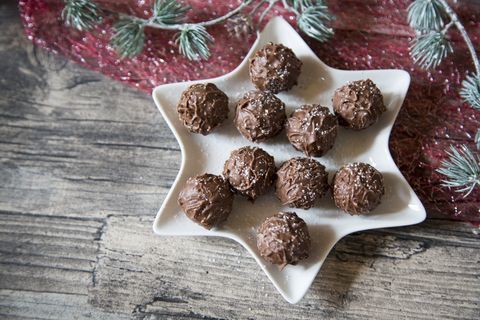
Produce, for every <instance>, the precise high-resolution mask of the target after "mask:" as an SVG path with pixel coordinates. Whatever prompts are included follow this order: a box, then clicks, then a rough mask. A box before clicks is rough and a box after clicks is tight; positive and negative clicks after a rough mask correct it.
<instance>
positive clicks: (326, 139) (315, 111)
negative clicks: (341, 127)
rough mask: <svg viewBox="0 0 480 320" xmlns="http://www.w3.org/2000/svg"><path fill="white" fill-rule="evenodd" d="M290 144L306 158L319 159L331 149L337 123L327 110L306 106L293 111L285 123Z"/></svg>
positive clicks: (311, 105) (335, 118)
mask: <svg viewBox="0 0 480 320" xmlns="http://www.w3.org/2000/svg"><path fill="white" fill-rule="evenodd" d="M286 130H287V137H288V140H290V143H291V144H292V145H293V146H294V147H295V149H297V150H299V151H303V152H304V153H305V154H306V155H307V156H309V157H311V156H314V157H320V156H322V155H324V154H325V153H326V152H327V151H328V150H330V149H331V148H332V147H333V144H334V142H335V138H336V137H337V131H338V122H337V117H335V115H333V114H332V113H331V112H330V111H329V110H328V108H326V107H322V106H320V105H318V104H307V105H304V106H301V107H300V108H298V109H297V110H295V111H294V112H293V113H292V114H291V116H290V118H288V120H287V123H286Z"/></svg>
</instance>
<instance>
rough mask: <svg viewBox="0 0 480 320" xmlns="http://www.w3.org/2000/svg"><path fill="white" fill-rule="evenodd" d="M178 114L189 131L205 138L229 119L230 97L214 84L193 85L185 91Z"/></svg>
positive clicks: (178, 107) (179, 103)
mask: <svg viewBox="0 0 480 320" xmlns="http://www.w3.org/2000/svg"><path fill="white" fill-rule="evenodd" d="M177 112H178V116H179V118H180V121H182V122H183V124H184V125H185V127H187V129H188V131H190V132H193V133H201V134H203V135H204V136H205V135H207V134H209V133H210V132H212V131H213V129H215V128H216V127H218V126H219V125H220V124H221V123H222V122H223V121H224V120H225V119H227V117H228V97H227V95H226V94H225V93H223V91H222V90H220V89H218V88H217V86H216V85H214V84H213V83H198V84H193V85H191V86H190V87H188V88H187V89H186V90H185V91H183V93H182V96H181V97H180V101H179V102H178V105H177Z"/></svg>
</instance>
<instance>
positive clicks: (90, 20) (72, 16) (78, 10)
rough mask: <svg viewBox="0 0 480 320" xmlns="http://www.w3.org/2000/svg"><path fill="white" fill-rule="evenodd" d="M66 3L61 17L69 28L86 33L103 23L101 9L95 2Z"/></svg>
mask: <svg viewBox="0 0 480 320" xmlns="http://www.w3.org/2000/svg"><path fill="white" fill-rule="evenodd" d="M64 2H65V7H64V8H63V10H62V14H61V17H62V20H63V21H65V24H66V25H67V26H71V27H73V28H75V29H77V30H79V31H85V30H89V29H91V28H93V27H94V26H95V25H96V24H98V23H100V22H102V17H101V15H100V9H99V8H98V6H97V4H96V3H95V2H93V1H89V0H64Z"/></svg>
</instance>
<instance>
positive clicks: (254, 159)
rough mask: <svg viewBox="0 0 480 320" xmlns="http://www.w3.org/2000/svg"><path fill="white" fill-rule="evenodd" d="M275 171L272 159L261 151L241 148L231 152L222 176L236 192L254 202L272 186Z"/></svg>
mask: <svg viewBox="0 0 480 320" xmlns="http://www.w3.org/2000/svg"><path fill="white" fill-rule="evenodd" d="M275 169H276V168H275V162H274V160H273V157H272V156H271V155H269V154H268V153H267V152H265V151H264V150H263V149H260V148H257V147H243V148H240V149H237V150H234V151H232V153H231V154H230V158H229V159H228V160H227V161H225V166H224V169H223V175H224V176H225V178H226V179H227V180H228V182H229V183H230V185H231V186H232V188H233V189H234V190H235V191H236V192H238V193H239V194H241V195H243V196H246V197H248V198H249V199H250V200H255V199H256V198H257V197H258V196H260V195H262V194H264V193H266V192H267V191H268V188H270V186H272V185H273V180H274V179H275Z"/></svg>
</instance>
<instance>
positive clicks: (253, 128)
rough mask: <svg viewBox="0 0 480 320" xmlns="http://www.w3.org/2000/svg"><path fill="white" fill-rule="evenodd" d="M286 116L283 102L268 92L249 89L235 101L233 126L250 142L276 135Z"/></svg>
mask: <svg viewBox="0 0 480 320" xmlns="http://www.w3.org/2000/svg"><path fill="white" fill-rule="evenodd" d="M286 118H287V116H286V114H285V104H284V103H283V102H282V101H281V100H280V99H278V98H277V97H275V96H274V95H273V94H271V93H269V92H263V91H249V92H247V93H246V94H245V95H244V96H243V98H242V99H240V101H239V102H238V103H237V109H236V112H235V120H234V122H235V126H236V127H237V129H238V131H240V133H241V134H242V135H243V136H244V137H245V138H247V139H248V140H250V141H252V142H260V141H264V140H266V139H268V138H272V137H274V136H276V135H277V134H278V133H279V132H280V131H282V129H283V125H284V123H285V120H286Z"/></svg>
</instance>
